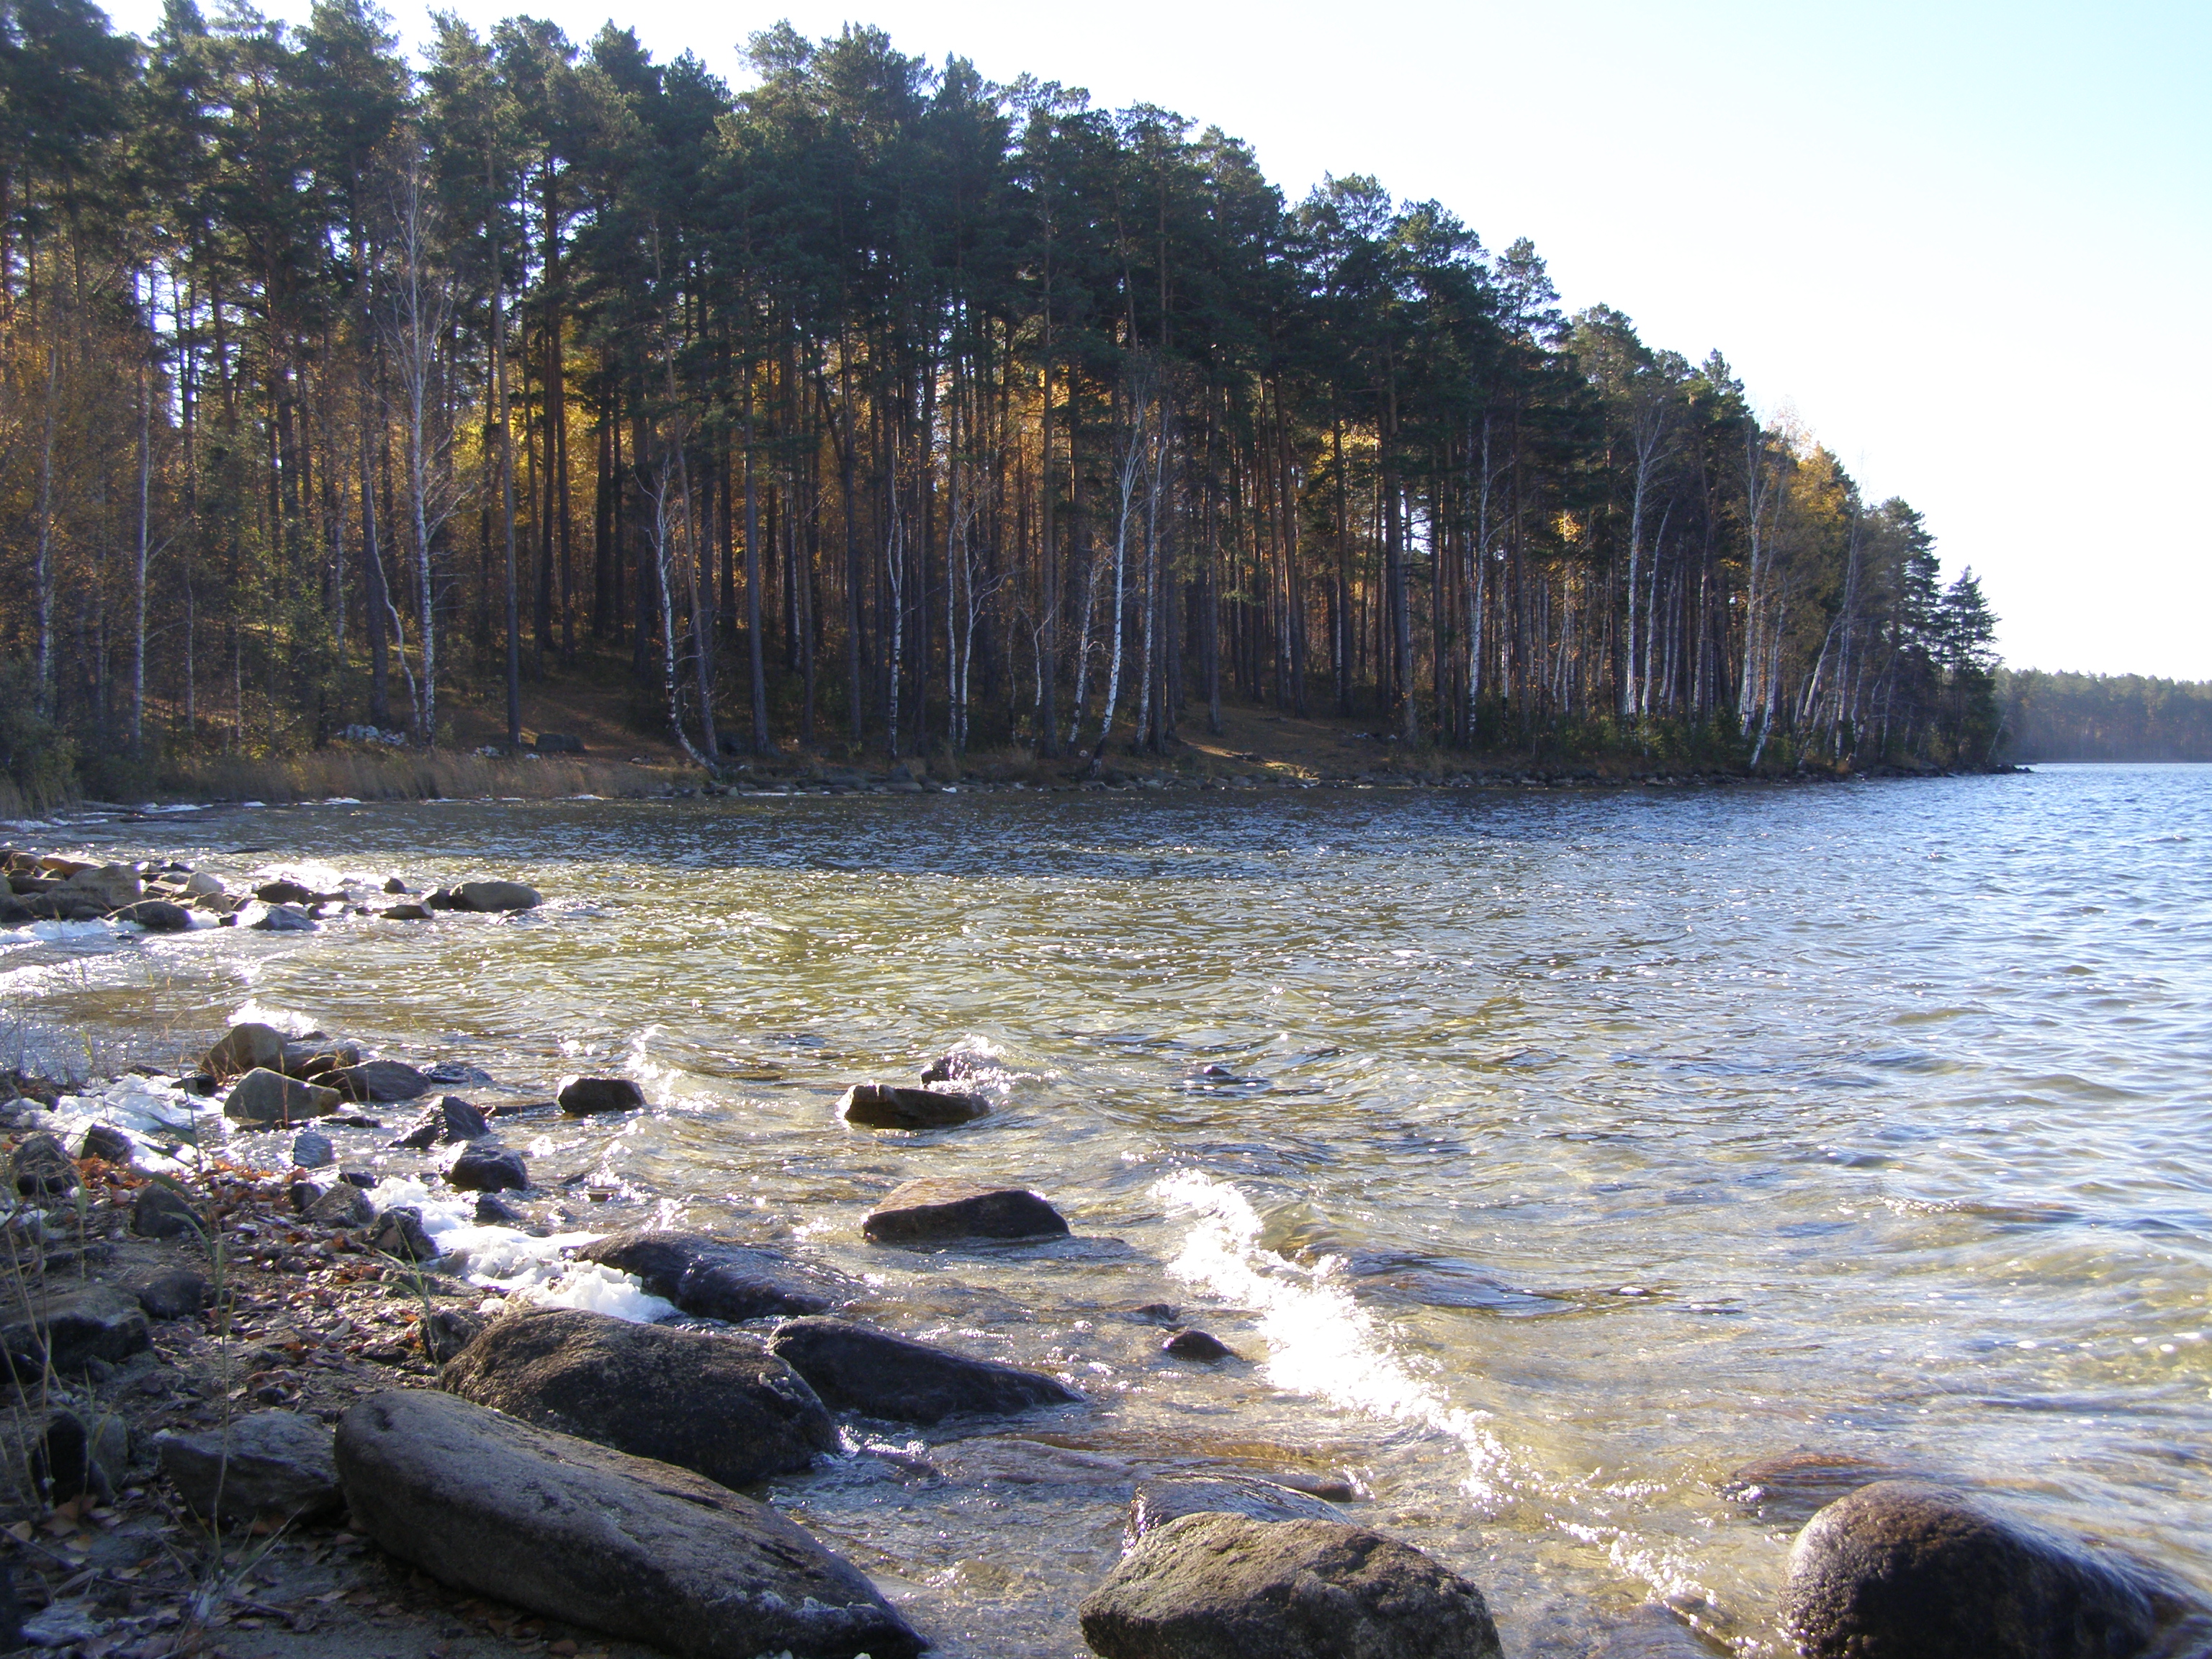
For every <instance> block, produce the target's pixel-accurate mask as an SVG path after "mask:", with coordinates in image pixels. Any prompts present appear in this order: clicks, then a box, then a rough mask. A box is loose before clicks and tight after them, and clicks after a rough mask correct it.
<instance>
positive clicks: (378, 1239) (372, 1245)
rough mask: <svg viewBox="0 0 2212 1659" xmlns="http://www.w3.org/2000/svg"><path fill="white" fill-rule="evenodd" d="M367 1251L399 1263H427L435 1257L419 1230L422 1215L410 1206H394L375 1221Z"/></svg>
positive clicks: (426, 1236) (433, 1248) (425, 1233)
mask: <svg viewBox="0 0 2212 1659" xmlns="http://www.w3.org/2000/svg"><path fill="white" fill-rule="evenodd" d="M368 1248H369V1249H372V1250H380V1251H382V1252H383V1253H384V1254H385V1255H396V1256H398V1258H399V1259H400V1260H401V1261H429V1260H430V1259H431V1258H432V1257H434V1256H435V1255H437V1254H438V1247H437V1245H436V1244H435V1243H433V1242H432V1240H431V1237H430V1235H429V1233H428V1231H425V1230H424V1228H423V1225H422V1211H420V1210H418V1209H416V1207H415V1206H413V1205H411V1204H398V1205H394V1206H392V1208H391V1209H388V1210H386V1211H385V1212H383V1213H382V1214H381V1215H380V1216H378V1217H377V1218H376V1223H375V1226H374V1231H371V1233H370V1234H369V1238H368Z"/></svg>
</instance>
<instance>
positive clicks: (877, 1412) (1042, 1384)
mask: <svg viewBox="0 0 2212 1659" xmlns="http://www.w3.org/2000/svg"><path fill="white" fill-rule="evenodd" d="M768 1348H769V1352H770V1353H772V1354H774V1355H775V1357H776V1358H779V1359H781V1360H782V1361H784V1362H785V1363H786V1364H788V1365H789V1366H790V1367H791V1369H792V1370H795V1371H797V1372H798V1373H799V1375H800V1376H803V1377H805V1379H806V1380H807V1382H808V1383H811V1384H812V1385H813V1389H814V1392H815V1393H817V1395H821V1396H822V1399H823V1403H825V1404H827V1405H829V1406H834V1407H838V1408H839V1409H841V1410H846V1411H856V1412H860V1413H865V1414H866V1415H867V1416H869V1417H882V1418H889V1419H891V1420H892V1421H894V1422H899V1423H936V1422H939V1421H941V1420H942V1419H945V1418H948V1417H966V1416H1006V1415H1009V1414H1011V1413H1015V1412H1024V1411H1028V1410H1030V1409H1031V1408H1032V1407H1037V1406H1067V1405H1073V1404H1074V1403H1076V1402H1077V1401H1080V1400H1081V1399H1082V1395H1078V1394H1075V1393H1073V1392H1072V1391H1070V1390H1069V1389H1065V1388H1063V1387H1061V1386H1060V1384H1059V1383H1056V1382H1054V1380H1053V1379H1052V1378H1051V1377H1049V1376H1046V1375H1045V1374H1044V1373H1043V1372H1042V1371H1025V1370H1019V1369H1018V1368H1017V1367H1015V1366H1012V1365H1001V1364H999V1363H998V1362H997V1361H996V1360H992V1359H972V1358H969V1356H968V1355H966V1354H962V1353H953V1352H950V1351H949V1350H947V1349H944V1348H938V1347H932V1346H930V1345H929V1344H928V1343H927V1342H915V1341H910V1340H908V1339H907V1338H905V1337H902V1336H893V1335H891V1334H890V1333H889V1332H888V1331H878V1330H871V1329H870V1328H868V1327H867V1326H866V1325H856V1324H854V1322H852V1321H851V1320H848V1319H829V1318H823V1317H818V1316H817V1317H813V1318H806V1319H787V1320H786V1321H784V1322H783V1323H782V1324H781V1325H779V1326H777V1327H776V1328H775V1333H774V1334H772V1335H771V1336H769V1340H768Z"/></svg>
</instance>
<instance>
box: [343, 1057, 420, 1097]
mask: <svg viewBox="0 0 2212 1659" xmlns="http://www.w3.org/2000/svg"><path fill="white" fill-rule="evenodd" d="M323 1081H324V1082H325V1083H326V1084H328V1085H330V1086H331V1088H333V1089H336V1090H337V1091H338V1092H339V1093H340V1094H342V1095H343V1096H344V1097H346V1098H347V1099H348V1100H361V1101H376V1102H379V1103H391V1102H396V1101H402V1100H413V1099H414V1098H415V1097H416V1096H418V1095H425V1094H428V1093H429V1091H430V1090H431V1088H432V1087H433V1086H434V1085H432V1084H431V1082H430V1079H428V1078H427V1077H424V1076H423V1075H422V1073H420V1072H418V1071H416V1069H415V1068H414V1067H413V1066H410V1065H408V1064H407V1063H406V1061H404V1060H363V1061H362V1063H361V1064H359V1065H358V1066H337V1067H336V1068H334V1069H333V1070H332V1071H331V1072H330V1073H328V1074H327V1075H325V1078H324V1079H323Z"/></svg>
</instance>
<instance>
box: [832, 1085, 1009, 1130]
mask: <svg viewBox="0 0 2212 1659" xmlns="http://www.w3.org/2000/svg"><path fill="white" fill-rule="evenodd" d="M990 1109H991V1103H990V1102H989V1101H988V1100H987V1099H985V1098H984V1097H982V1096H981V1095H969V1094H961V1093H959V1092H957V1091H954V1090H951V1089H915V1088H909V1087H908V1086H907V1085H904V1084H898V1083H856V1084H854V1085H853V1086H852V1087H851V1088H849V1089H848V1090H846V1091H845V1092H844V1095H843V1096H842V1097H841V1098H840V1099H839V1100H838V1102H837V1115H838V1116H840V1117H842V1118H843V1119H844V1120H845V1121H846V1122H848V1123H850V1124H852V1125H854V1127H857V1128H862V1129H945V1128H950V1127H952V1126H953V1125H954V1124H957V1123H972V1122H974V1121H975V1120H976V1119H977V1118H979V1117H982V1116H985V1115H987V1114H988V1113H989V1111H990Z"/></svg>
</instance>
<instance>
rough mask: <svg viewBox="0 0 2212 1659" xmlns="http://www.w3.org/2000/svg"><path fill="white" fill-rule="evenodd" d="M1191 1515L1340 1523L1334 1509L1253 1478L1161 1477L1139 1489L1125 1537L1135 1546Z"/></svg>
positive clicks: (1306, 1494) (1139, 1485)
mask: <svg viewBox="0 0 2212 1659" xmlns="http://www.w3.org/2000/svg"><path fill="white" fill-rule="evenodd" d="M1186 1515H1241V1516H1243V1517H1244V1518H1245V1519H1246V1520H1248V1521H1328V1522H1339V1521H1341V1520H1342V1519H1343V1518H1344V1517H1343V1516H1340V1515H1339V1514H1338V1513H1337V1511H1336V1510H1335V1508H1334V1506H1333V1505H1332V1504H1328V1503H1325V1502H1323V1501H1322V1499H1321V1498H1316V1497H1314V1496H1313V1495H1312V1494H1310V1493H1309V1492H1294V1491H1292V1490H1291V1488H1290V1487H1288V1486H1277V1485H1276V1484H1275V1483H1274V1482H1273V1481H1272V1480H1260V1479H1258V1478H1257V1477H1256V1476H1253V1475H1249V1474H1218V1473H1217V1474H1162V1475H1154V1476H1152V1478H1150V1479H1149V1480H1139V1482H1138V1483H1137V1490H1136V1494H1135V1495H1134V1496H1133V1498H1130V1500H1129V1524H1128V1529H1127V1533H1126V1534H1124V1535H1125V1536H1126V1537H1127V1540H1128V1541H1129V1542H1130V1543H1132V1544H1134V1543H1135V1542H1136V1541H1137V1540H1139V1538H1142V1537H1143V1536H1144V1535H1145V1534H1146V1533H1148V1532H1150V1531H1152V1529H1153V1528H1155V1527H1164V1526H1165V1525H1167V1523H1168V1522H1170V1521H1176V1520H1180V1519H1181V1518H1182V1516H1186Z"/></svg>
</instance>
